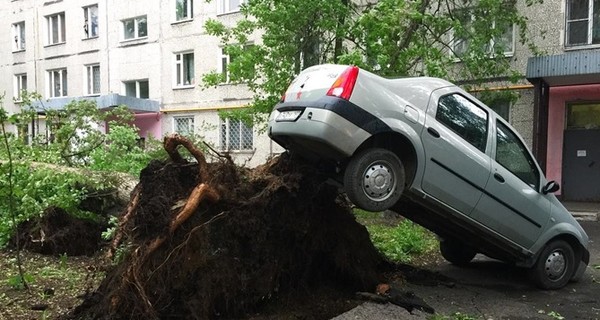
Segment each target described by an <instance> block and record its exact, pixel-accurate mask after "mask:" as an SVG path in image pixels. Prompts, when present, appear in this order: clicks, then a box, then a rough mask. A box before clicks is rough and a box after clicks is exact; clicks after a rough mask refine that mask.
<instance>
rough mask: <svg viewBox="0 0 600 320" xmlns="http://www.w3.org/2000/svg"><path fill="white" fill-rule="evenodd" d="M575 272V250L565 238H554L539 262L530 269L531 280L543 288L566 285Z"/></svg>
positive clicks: (539, 258) (555, 287) (543, 251)
mask: <svg viewBox="0 0 600 320" xmlns="http://www.w3.org/2000/svg"><path fill="white" fill-rule="evenodd" d="M574 272H575V252H574V250H573V248H572V247H571V245H570V244H569V243H567V242H566V241H564V240H554V241H552V242H550V243H548V244H547V245H546V247H545V248H544V249H543V250H542V252H541V253H540V256H539V257H538V260H537V262H536V263H535V265H534V266H533V267H532V268H531V269H530V270H529V277H530V278H531V280H532V281H533V282H534V283H535V284H536V285H537V286H538V287H539V288H542V289H547V290H555V289H560V288H562V287H564V286H565V285H566V284H567V283H568V282H569V280H570V279H571V277H572V276H573V273H574Z"/></svg>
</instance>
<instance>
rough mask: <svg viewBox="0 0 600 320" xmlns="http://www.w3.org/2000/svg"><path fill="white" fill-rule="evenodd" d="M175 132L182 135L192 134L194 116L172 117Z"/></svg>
mask: <svg viewBox="0 0 600 320" xmlns="http://www.w3.org/2000/svg"><path fill="white" fill-rule="evenodd" d="M173 121H174V127H175V132H176V133H179V134H181V135H184V136H191V135H193V134H194V117H192V116H188V117H174V118H173Z"/></svg>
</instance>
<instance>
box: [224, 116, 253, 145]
mask: <svg viewBox="0 0 600 320" xmlns="http://www.w3.org/2000/svg"><path fill="white" fill-rule="evenodd" d="M219 136H220V139H219V140H220V146H221V150H227V151H242V150H252V148H253V146H254V133H253V127H252V126H247V125H246V124H244V123H243V122H242V121H240V120H234V119H229V118H227V119H222V120H221V133H220V135H219Z"/></svg>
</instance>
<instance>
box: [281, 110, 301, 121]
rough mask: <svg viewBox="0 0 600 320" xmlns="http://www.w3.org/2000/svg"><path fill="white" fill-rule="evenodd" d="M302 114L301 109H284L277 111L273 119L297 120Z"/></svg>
mask: <svg viewBox="0 0 600 320" xmlns="http://www.w3.org/2000/svg"><path fill="white" fill-rule="evenodd" d="M301 114H302V110H285V111H281V112H279V114H278V115H277V118H275V121H288V122H293V121H296V120H298V118H299V117H300V115H301Z"/></svg>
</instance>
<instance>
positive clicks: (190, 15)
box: [175, 0, 194, 22]
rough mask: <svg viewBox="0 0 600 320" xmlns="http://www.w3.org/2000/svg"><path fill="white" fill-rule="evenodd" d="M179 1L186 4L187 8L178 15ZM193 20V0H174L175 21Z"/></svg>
mask: <svg viewBox="0 0 600 320" xmlns="http://www.w3.org/2000/svg"><path fill="white" fill-rule="evenodd" d="M180 2H183V3H185V4H187V10H186V12H185V13H184V15H183V16H181V17H179V14H178V9H177V8H178V7H177V6H178V5H179V3H180ZM190 20H194V0H175V22H183V21H190Z"/></svg>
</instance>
